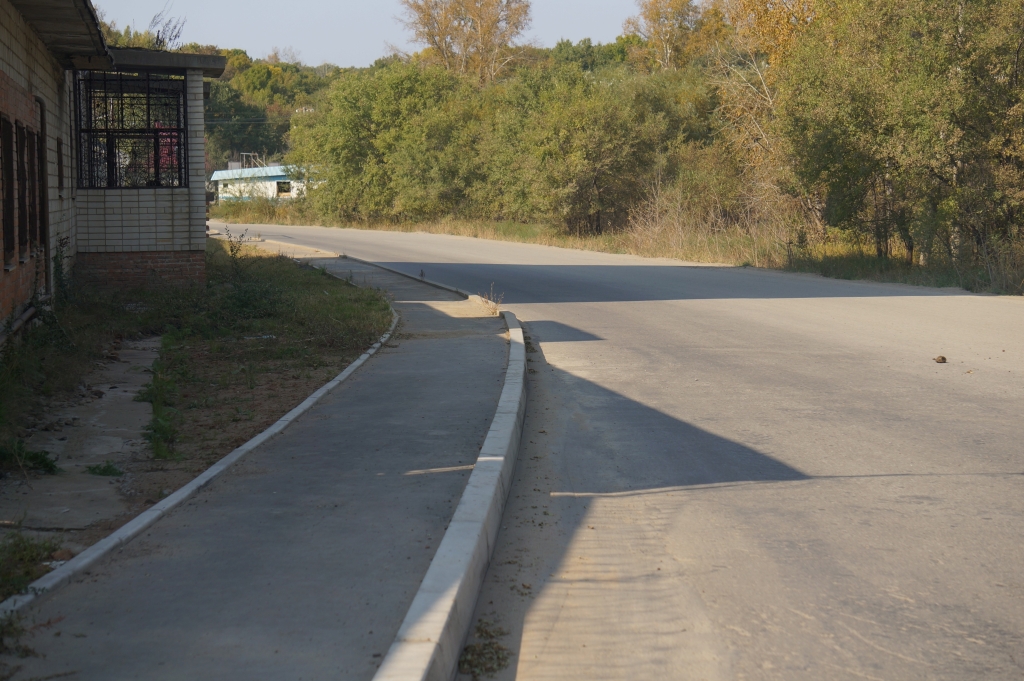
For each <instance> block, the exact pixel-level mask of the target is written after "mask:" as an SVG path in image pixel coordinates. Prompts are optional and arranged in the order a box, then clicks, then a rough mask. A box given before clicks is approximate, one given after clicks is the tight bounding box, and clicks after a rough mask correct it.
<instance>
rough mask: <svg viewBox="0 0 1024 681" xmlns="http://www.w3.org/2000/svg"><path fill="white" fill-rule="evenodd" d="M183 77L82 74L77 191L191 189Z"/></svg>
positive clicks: (78, 94)
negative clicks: (99, 189)
mask: <svg viewBox="0 0 1024 681" xmlns="http://www.w3.org/2000/svg"><path fill="white" fill-rule="evenodd" d="M185 92H186V91H185V77H184V76H180V75H166V74H157V73H147V72H140V73H121V72H105V71H81V72H79V73H78V74H77V78H76V79H75V100H76V109H77V111H76V114H77V118H78V135H79V147H80V150H81V153H79V155H78V158H79V174H78V178H79V186H80V187H83V188H86V189H88V188H104V187H105V188H144V187H186V186H188V171H187V158H188V154H187V151H188V150H187V147H186V140H187V134H186V132H187V131H186V127H185V120H186V110H185V107H186V98H185Z"/></svg>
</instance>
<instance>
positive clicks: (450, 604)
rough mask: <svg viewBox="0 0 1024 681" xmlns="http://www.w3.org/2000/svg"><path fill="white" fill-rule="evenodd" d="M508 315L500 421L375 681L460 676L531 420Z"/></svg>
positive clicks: (522, 352)
mask: <svg viewBox="0 0 1024 681" xmlns="http://www.w3.org/2000/svg"><path fill="white" fill-rule="evenodd" d="M361 262H362V261H361ZM368 264H371V265H373V264H375V263H368ZM376 266H377V267H380V265H376ZM384 269H387V268H384ZM398 274H402V273H401V272H398ZM405 276H409V275H405ZM410 278H411V279H415V280H416V281H421V280H420V279H417V278H416V277H410ZM445 288H448V290H452V289H450V288H449V287H445ZM501 314H502V317H503V318H504V320H505V324H506V326H507V327H508V332H509V355H508V367H507V369H506V372H505V385H504V387H503V388H502V391H501V397H500V399H499V400H498V410H497V412H496V413H495V419H494V420H493V421H492V423H491V427H490V429H489V430H488V433H487V438H486V439H485V440H484V444H483V446H482V447H481V448H480V452H481V455H480V456H478V458H477V465H476V466H474V468H473V472H472V473H471V474H470V477H469V481H468V482H467V483H466V490H465V491H464V492H463V494H462V498H461V499H460V500H459V505H458V507H457V508H456V509H455V515H454V516H453V517H452V519H451V522H450V523H449V524H448V529H447V530H446V531H445V534H444V537H443V538H442V539H441V543H440V545H439V546H438V547H437V553H436V554H435V555H434V559H433V560H432V561H431V562H430V567H429V568H428V569H427V574H426V575H425V576H424V577H423V581H422V583H421V584H420V587H419V590H418V591H417V593H416V596H415V597H414V598H413V601H412V604H411V605H410V606H409V611H408V613H407V614H406V616H405V620H404V621H403V622H402V626H401V628H399V630H398V634H397V635H396V637H395V641H394V643H392V644H391V647H390V649H389V650H388V653H387V655H386V656H385V657H384V660H383V662H382V663H381V666H380V668H379V669H378V670H377V673H376V675H375V676H374V677H373V681H451V680H452V679H454V678H455V673H456V671H458V664H459V656H460V654H461V652H462V646H463V644H464V643H465V641H466V637H467V636H468V635H469V631H470V628H471V626H472V620H473V613H474V611H475V610H476V602H477V599H478V597H479V595H480V591H481V589H482V588H483V582H484V577H485V576H486V574H487V568H488V567H489V565H490V561H491V556H492V554H493V553H494V546H495V543H496V540H497V536H498V529H499V526H500V525H501V517H502V514H503V512H504V510H505V503H506V501H507V500H508V494H509V491H510V490H511V488H512V476H513V473H514V472H515V466H516V460H517V459H518V457H519V444H520V442H521V440H522V434H523V422H524V420H525V418H526V380H525V379H526V344H525V343H524V340H523V329H522V327H521V326H520V325H519V321H518V320H517V319H516V317H515V315H514V314H512V313H511V312H508V311H502V313H501ZM502 411H505V412H506V413H507V412H510V411H511V412H514V413H515V425H514V427H512V428H509V427H508V425H509V424H508V423H507V421H505V420H503V419H499V418H498V414H499V413H501V412H502ZM484 452H487V453H488V454H487V455H484V454H483V453H484ZM499 452H500V453H501V455H499V456H491V455H490V454H492V453H499ZM481 463H486V464H492V465H480V464H481ZM493 464H500V465H493Z"/></svg>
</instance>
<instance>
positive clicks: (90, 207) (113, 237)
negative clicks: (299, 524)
mask: <svg viewBox="0 0 1024 681" xmlns="http://www.w3.org/2000/svg"><path fill="white" fill-rule="evenodd" d="M186 92H187V94H186V97H187V99H188V110H187V115H188V121H187V128H188V187H182V188H175V189H171V188H156V189H80V190H78V201H77V204H78V205H77V211H78V233H79V242H78V249H79V250H80V251H86V252H93V253H99V252H120V251H201V250H203V249H204V248H205V246H206V163H205V151H204V146H203V144H204V132H205V131H204V128H203V72H202V71H189V72H188V76H187V79H186Z"/></svg>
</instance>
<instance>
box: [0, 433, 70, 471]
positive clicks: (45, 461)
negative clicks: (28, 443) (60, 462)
mask: <svg viewBox="0 0 1024 681" xmlns="http://www.w3.org/2000/svg"><path fill="white" fill-rule="evenodd" d="M6 472H19V473H21V474H22V475H26V476H27V475H28V474H29V473H42V474H44V475H56V474H57V473H59V472H60V468H59V467H58V466H57V462H56V461H54V460H53V459H51V458H50V453H49V452H42V451H32V450H29V449H28V448H26V447H25V441H24V440H21V439H19V438H9V439H8V440H7V441H6V442H0V475H2V474H3V473H6Z"/></svg>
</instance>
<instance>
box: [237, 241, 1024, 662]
mask: <svg viewBox="0 0 1024 681" xmlns="http://www.w3.org/2000/svg"><path fill="white" fill-rule="evenodd" d="M254 231H260V232H262V234H263V235H264V237H266V238H268V239H277V240H281V241H289V240H291V241H294V242H298V243H302V244H306V245H311V246H315V247H320V248H326V249H330V250H334V251H336V252H344V253H347V254H350V255H353V256H356V257H359V258H364V259H368V260H372V261H376V262H379V263H386V264H388V265H389V266H391V267H395V268H399V269H401V270H403V271H405V272H408V273H410V274H415V275H417V276H418V275H419V273H420V272H421V271H422V272H423V273H424V275H425V276H426V278H427V279H432V280H436V281H441V282H445V283H448V284H452V285H455V286H458V287H460V288H462V289H465V290H468V291H470V292H488V293H489V292H490V290H491V284H492V282H493V285H494V288H493V290H494V292H495V294H498V295H502V297H503V305H504V306H505V307H507V308H508V309H511V310H513V311H514V312H515V313H516V315H518V316H519V318H520V319H521V320H523V321H524V322H525V323H526V327H527V332H528V334H529V335H530V336H532V339H533V340H532V343H533V346H534V347H535V348H536V350H537V351H536V352H534V353H531V354H529V355H528V357H529V358H530V359H532V360H533V361H532V362H531V363H530V367H531V370H532V373H531V382H530V411H529V414H528V418H527V424H526V433H525V440H524V442H525V444H526V446H525V447H524V449H523V451H522V453H521V460H520V466H519V469H518V471H517V479H516V483H515V487H514V488H513V490H512V498H511V499H510V502H509V505H508V507H507V509H506V514H505V521H504V527H503V530H502V534H501V537H500V538H499V544H498V548H497V551H496V554H495V560H494V563H493V564H492V568H491V571H490V573H489V575H488V579H487V586H486V588H485V590H484V592H483V594H482V596H481V599H480V605H479V607H478V615H479V616H486V617H488V618H489V619H494V620H497V621H498V622H499V623H500V625H501V626H502V627H503V628H504V629H505V630H507V631H508V632H509V634H508V635H507V636H505V637H503V638H501V639H500V641H501V643H502V644H504V645H505V646H507V647H508V648H510V649H511V650H512V651H514V653H515V655H514V657H513V658H512V662H511V665H510V667H509V668H508V669H507V670H505V671H504V672H502V673H501V674H499V676H498V678H503V679H511V678H515V679H531V680H532V679H787V680H789V679H807V680H814V681H820V680H822V679H885V680H887V681H888V680H891V679H950V680H957V681H962V680H964V679H986V680H993V679H1015V680H1019V679H1021V678H1022V677H1024V475H1022V474H1024V427H1022V426H1024V384H1022V380H1024V300H1021V299H1020V298H1000V297H994V296H975V295H969V294H966V293H964V292H962V291H957V290H937V289H923V288H915V287H905V286H895V285H881V284H875V283H864V282H846V281H834V280H827V279H821V278H818V277H813V276H803V275H793V274H785V273H779V272H766V271H761V270H754V269H738V268H717V267H701V266H688V265H686V264H683V263H679V262H674V261H668V260H644V259H640V258H634V257H627V256H613V255H604V254H597V253H586V252H578V251H569V250H561V249H555V248H549V247H542V246H529V245H517V244H509V243H500V242H490V241H483V240H477V239H470V238H459V237H445V236H432V235H426V234H401V233H388V232H369V231H352V230H337V229H317V228H302V227H259V228H254ZM938 355H944V356H945V357H947V358H948V360H949V361H948V362H947V363H945V364H938V363H936V362H935V361H934V358H935V357H936V356H938Z"/></svg>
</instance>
